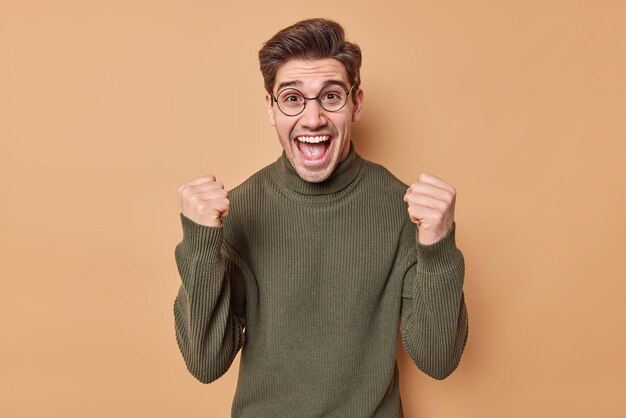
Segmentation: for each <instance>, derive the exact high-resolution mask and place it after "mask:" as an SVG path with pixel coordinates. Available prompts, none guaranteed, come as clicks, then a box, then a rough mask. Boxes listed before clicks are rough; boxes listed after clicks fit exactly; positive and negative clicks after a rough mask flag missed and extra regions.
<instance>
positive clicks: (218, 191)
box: [178, 174, 230, 226]
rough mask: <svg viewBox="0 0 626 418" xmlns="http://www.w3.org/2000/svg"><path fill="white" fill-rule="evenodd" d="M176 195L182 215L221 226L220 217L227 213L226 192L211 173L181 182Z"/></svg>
mask: <svg viewBox="0 0 626 418" xmlns="http://www.w3.org/2000/svg"><path fill="white" fill-rule="evenodd" d="M178 195H179V196H180V206H181V210H182V212H183V215H185V216H186V217H187V218H189V219H191V220H192V221H194V222H195V223H197V224H200V225H206V226H221V225H222V218H223V217H224V216H226V215H228V209H229V207H230V201H229V200H228V192H227V191H226V190H225V189H224V185H223V184H222V183H220V182H218V181H216V180H215V176H214V175H212V174H209V175H208V176H204V177H199V178H197V179H194V180H191V181H189V182H187V183H185V184H183V185H182V186H180V187H179V188H178Z"/></svg>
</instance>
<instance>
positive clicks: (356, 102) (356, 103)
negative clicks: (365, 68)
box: [352, 89, 364, 122]
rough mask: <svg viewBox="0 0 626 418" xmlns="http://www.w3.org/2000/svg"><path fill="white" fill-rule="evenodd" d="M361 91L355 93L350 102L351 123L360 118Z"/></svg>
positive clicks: (362, 97) (362, 98) (362, 99)
mask: <svg viewBox="0 0 626 418" xmlns="http://www.w3.org/2000/svg"><path fill="white" fill-rule="evenodd" d="M363 101H364V96H363V90H361V89H359V91H357V92H356V97H355V98H354V99H353V100H352V103H353V105H352V122H356V121H358V120H359V119H360V118H361V110H363Z"/></svg>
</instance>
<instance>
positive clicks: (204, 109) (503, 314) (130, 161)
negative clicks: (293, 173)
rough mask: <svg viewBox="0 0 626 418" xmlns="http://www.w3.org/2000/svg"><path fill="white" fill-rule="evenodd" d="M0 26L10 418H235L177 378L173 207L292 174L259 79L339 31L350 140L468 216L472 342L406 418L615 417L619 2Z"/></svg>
mask: <svg viewBox="0 0 626 418" xmlns="http://www.w3.org/2000/svg"><path fill="white" fill-rule="evenodd" d="M226 3H227V2H217V1H215V2H209V1H204V2H203V1H189V0H185V1H176V2H174V1H169V2H167V1H148V0H143V1H140V0H134V1H128V0H115V1H112V0H108V1H104V0H103V1H83V0H81V1H79V0H75V1H70V0H57V1H31V0H20V1H17V0H15V1H7V0H1V1H0V139H1V142H0V187H1V189H0V190H1V193H2V204H1V206H0V208H1V209H0V210H1V216H0V227H1V234H0V237H1V238H0V240H1V241H0V245H1V247H0V254H1V256H0V257H1V262H0V278H1V289H0V292H1V293H0V295H1V296H2V302H1V303H0V310H1V312H0V318H2V329H3V333H2V343H1V344H0V362H1V364H0V376H1V379H0V415H1V416H2V417H16V418H17V417H63V418H72V417H81V418H83V417H94V418H99V417H154V418H158V417H227V416H228V414H229V409H230V403H231V399H232V395H233V391H234V385H235V381H236V372H237V366H236V365H235V366H233V368H232V369H231V370H230V371H229V372H228V373H227V374H226V375H225V376H224V377H223V378H222V379H220V380H219V381H217V382H215V383H213V384H211V385H209V386H205V385H202V384H200V383H198V382H196V381H195V380H194V379H193V378H192V376H191V375H190V374H188V372H187V371H186V369H185V366H184V364H183V361H182V358H181V356H180V354H179V353H178V348H177V347H176V343H175V338H174V329H173V318H172V314H171V309H172V302H173V298H174V297H175V295H176V291H177V288H178V285H179V278H178V276H177V272H176V268H175V265H174V260H173V249H174V246H175V245H176V243H177V242H178V241H179V240H180V238H181V232H180V225H179V223H178V201H177V199H178V198H177V195H176V188H177V186H178V185H179V184H180V183H182V182H183V181H186V180H188V179H190V178H193V177H196V176H199V175H202V174H205V173H208V172H214V173H215V174H217V175H218V176H219V177H220V178H221V179H222V180H223V181H224V183H225V184H226V185H227V187H229V188H230V187H234V186H235V185H237V184H238V183H240V182H241V181H242V180H244V179H245V178H246V177H248V176H249V175H250V174H252V173H253V172H254V171H256V170H257V169H259V168H261V167H263V166H264V165H266V164H268V163H270V162H272V161H273V160H274V159H276V158H277V157H278V154H279V152H280V148H279V144H278V141H277V140H276V138H275V133H274V131H273V130H272V127H271V126H270V125H269V123H268V122H267V120H266V115H265V105H264V101H263V88H262V79H261V75H260V74H259V72H258V63H257V58H256V54H257V51H258V49H259V48H260V46H261V43H262V42H263V41H265V40H266V39H268V38H269V37H270V36H271V35H272V34H273V33H274V32H275V31H277V30H278V29H281V28H282V27H284V26H287V25H289V24H291V23H293V22H295V21H296V20H299V19H302V18H306V17H312V16H325V17H331V18H334V19H336V20H338V21H340V22H341V23H343V24H344V26H345V27H346V29H347V33H348V37H349V38H350V39H351V40H354V41H356V42H357V43H359V44H360V45H361V47H362V49H363V51H364V63H363V70H362V78H363V88H364V90H365V93H366V103H365V106H366V107H365V112H364V114H363V119H362V120H361V122H359V124H358V126H357V128H356V133H355V136H354V139H355V141H356V145H357V148H358V149H359V150H360V152H361V153H362V154H363V155H364V156H365V157H366V158H368V159H372V160H375V161H378V162H381V163H383V164H385V165H386V166H387V167H389V168H390V169H391V170H392V171H393V172H394V173H395V174H396V175H397V176H398V177H399V178H401V179H402V180H404V181H405V182H411V181H413V179H415V178H416V176H417V175H418V174H419V173H420V172H422V171H429V172H432V173H433V174H436V175H438V176H440V177H442V178H444V179H446V180H448V181H449V182H451V183H452V184H454V185H455V186H456V187H457V189H458V190H459V196H458V203H457V222H458V241H459V245H460V246H461V248H462V249H463V251H464V253H465V255H466V260H467V276H466V285H465V289H466V297H467V303H468V307H469V312H470V340H469V343H468V346H467V349H466V352H465V355H464V357H463V360H462V362H461V365H460V367H459V369H458V370H457V371H456V372H455V373H454V374H453V375H452V376H451V377H449V378H448V379H447V380H444V381H441V382H438V381H434V380H432V379H430V378H428V377H426V376H425V375H423V374H421V373H420V372H419V371H417V369H416V368H415V366H414V365H413V364H411V363H410V361H409V360H408V357H407V356H406V355H405V354H404V353H402V352H401V353H400V355H399V363H400V367H401V374H402V395H403V399H404V403H405V408H406V412H407V417H408V418H448V417H449V418H469V417H476V418H483V417H513V418H517V417H520V418H521V417H531V416H532V417H623V416H626V415H625V414H626V400H625V397H624V395H623V392H624V389H625V387H626V377H625V372H626V361H625V356H624V351H625V348H626V330H625V328H626V327H624V321H625V320H626V312H625V308H624V306H623V303H624V299H625V298H624V292H625V291H626V267H625V265H624V258H625V254H624V253H625V251H626V239H625V234H626V222H625V220H624V214H625V211H626V197H625V190H626V168H625V167H624V160H625V158H624V154H625V151H626V145H625V141H626V122H625V119H626V118H625V116H626V115H625V109H626V76H625V74H626V42H624V39H626V26H625V25H624V22H625V21H626V4H625V3H624V2H622V1H617V0H616V1H608V0H607V1H601V0H598V1H582V0H572V1H550V0H549V1H537V0H533V1H496V0H493V1H487V0H477V1H472V2H468V1H462V0H457V1H438V2H433V1H413V2H393V1H386V2H376V3H374V2H370V3H368V2H363V1H354V0H350V1H341V2H338V1H328V0H322V1H317V2H312V3H301V2H300V3H298V2H293V1H284V2H282V1H273V0H271V1H267V2H260V3H259V4H258V5H257V4H256V3H244V2H240V1H233V2H230V3H229V4H228V5H226Z"/></svg>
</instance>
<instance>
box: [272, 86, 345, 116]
mask: <svg viewBox="0 0 626 418" xmlns="http://www.w3.org/2000/svg"><path fill="white" fill-rule="evenodd" d="M331 85H332V86H339V87H341V89H342V90H343V91H344V92H345V93H346V101H345V102H343V104H342V105H341V107H340V108H339V109H336V110H328V109H326V108H325V107H324V105H323V104H322V101H321V100H320V96H321V94H322V91H324V89H325V88H326V87H328V86H331ZM354 86H355V85H354V84H353V85H352V86H351V87H350V89H349V90H346V88H345V87H344V86H343V85H342V84H339V83H328V84H327V85H325V86H324V87H322V89H321V90H320V92H319V93H318V94H317V96H315V97H306V96H305V95H304V93H302V92H301V91H300V90H298V89H297V88H295V87H285V88H284V89H282V90H280V91H279V92H278V93H277V94H276V96H274V95H273V94H272V103H276V107H277V108H278V110H280V112H281V113H282V114H283V115H285V116H291V117H293V116H298V115H299V114H301V113H302V112H304V109H306V102H307V100H315V101H317V103H318V104H319V105H320V107H321V108H322V109H324V110H325V111H326V112H331V113H335V112H339V111H340V110H341V109H343V108H344V107H346V103H348V99H349V98H350V94H352V89H353V88H354ZM285 90H295V91H297V92H298V93H300V94H301V95H302V98H303V99H304V106H302V110H300V111H299V112H298V113H295V114H293V115H291V114H289V113H286V112H285V111H284V110H283V109H281V108H280V105H279V104H278V97H277V96H280V94H281V93H282V92H283V91H285Z"/></svg>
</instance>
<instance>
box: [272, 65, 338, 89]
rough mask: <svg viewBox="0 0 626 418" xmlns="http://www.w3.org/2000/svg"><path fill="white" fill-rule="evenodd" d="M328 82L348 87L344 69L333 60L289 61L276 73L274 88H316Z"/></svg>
mask: <svg viewBox="0 0 626 418" xmlns="http://www.w3.org/2000/svg"><path fill="white" fill-rule="evenodd" d="M329 80H334V81H340V82H343V84H345V85H346V86H348V85H349V80H348V74H347V72H346V67H345V66H344V65H343V64H342V63H341V62H340V61H338V60H336V59H334V58H323V59H316V60H299V59H297V60H289V61H287V62H286V63H284V64H283V65H281V66H280V67H279V68H278V71H277V72H276V82H275V84H274V86H275V88H278V89H280V87H281V86H285V85H292V86H298V87H302V88H306V87H311V88H318V87H320V86H321V85H323V84H324V83H325V82H327V81H329Z"/></svg>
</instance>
